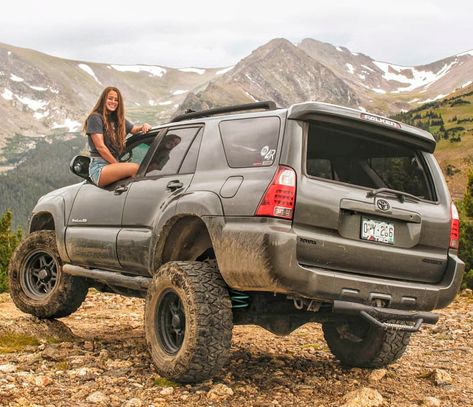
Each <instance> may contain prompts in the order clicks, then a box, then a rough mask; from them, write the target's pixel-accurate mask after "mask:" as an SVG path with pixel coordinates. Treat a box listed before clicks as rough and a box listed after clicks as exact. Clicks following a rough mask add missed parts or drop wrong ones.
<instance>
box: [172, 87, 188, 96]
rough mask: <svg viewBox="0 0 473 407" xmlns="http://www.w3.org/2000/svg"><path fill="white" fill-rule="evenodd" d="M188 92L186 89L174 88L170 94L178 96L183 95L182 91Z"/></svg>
mask: <svg viewBox="0 0 473 407" xmlns="http://www.w3.org/2000/svg"><path fill="white" fill-rule="evenodd" d="M187 92H189V91H188V90H186V89H178V90H175V91H174V92H172V95H173V96H179V95H183V94H184V93H187Z"/></svg>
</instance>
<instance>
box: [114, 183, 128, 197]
mask: <svg viewBox="0 0 473 407" xmlns="http://www.w3.org/2000/svg"><path fill="white" fill-rule="evenodd" d="M126 191H128V187H127V186H126V185H119V186H118V187H116V188H115V190H114V191H113V193H114V194H115V195H120V194H123V192H126Z"/></svg>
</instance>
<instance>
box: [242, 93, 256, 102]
mask: <svg viewBox="0 0 473 407" xmlns="http://www.w3.org/2000/svg"><path fill="white" fill-rule="evenodd" d="M245 94H246V96H248V97H249V98H251V99H252V100H253V102H258V100H256V99H255V97H254V96H253V95H251V94H249V93H248V92H247V91H245Z"/></svg>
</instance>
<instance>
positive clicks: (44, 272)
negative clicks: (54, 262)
mask: <svg viewBox="0 0 473 407" xmlns="http://www.w3.org/2000/svg"><path fill="white" fill-rule="evenodd" d="M48 275H49V273H48V270H46V269H41V271H40V272H39V273H38V277H39V279H40V280H44V279H46V278H47V277H48Z"/></svg>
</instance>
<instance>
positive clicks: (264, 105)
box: [170, 101, 277, 123]
mask: <svg viewBox="0 0 473 407" xmlns="http://www.w3.org/2000/svg"><path fill="white" fill-rule="evenodd" d="M259 109H264V110H275V109H277V107H276V103H274V102H273V101H266V102H257V103H247V104H245V105H234V106H224V107H217V108H215V109H209V110H201V111H200V112H195V111H192V110H191V111H187V113H184V114H180V115H178V116H176V117H174V118H173V119H172V120H171V122H170V123H173V122H180V121H182V120H190V119H197V118H199V117H208V116H214V115H217V114H222V113H233V112H241V111H244V110H259Z"/></svg>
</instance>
